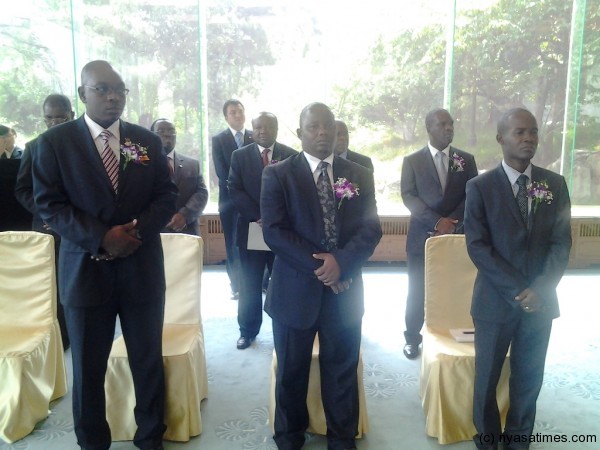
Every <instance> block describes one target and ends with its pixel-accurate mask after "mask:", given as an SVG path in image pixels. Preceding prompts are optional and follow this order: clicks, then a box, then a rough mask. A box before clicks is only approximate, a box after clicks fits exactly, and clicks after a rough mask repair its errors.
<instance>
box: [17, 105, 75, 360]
mask: <svg viewBox="0 0 600 450" xmlns="http://www.w3.org/2000/svg"><path fill="white" fill-rule="evenodd" d="M42 111H43V113H44V122H45V123H46V126H47V127H48V128H52V127H54V126H56V125H60V124H62V123H65V122H69V121H71V120H73V117H74V116H75V113H74V112H73V109H72V108H71V101H70V100H69V97H67V96H66V95H62V94H50V95H49V96H48V97H46V99H45V100H44V103H43V105H42ZM36 148H37V138H35V139H33V140H31V141H29V142H27V143H26V144H25V151H24V152H23V157H22V159H21V165H20V167H19V173H18V175H17V182H16V184H15V197H16V198H17V200H18V201H19V203H20V204H21V205H22V206H23V207H24V208H25V209H26V210H27V211H29V212H30V213H31V214H32V215H33V221H32V223H31V229H32V230H33V231H38V232H40V233H47V234H51V235H52V236H53V237H54V249H55V256H56V258H55V262H56V264H57V273H58V258H59V248H60V236H59V235H58V234H57V233H55V232H54V231H52V230H51V229H50V228H49V227H48V225H47V224H46V223H45V222H44V221H43V220H42V218H41V217H40V215H39V214H38V211H37V208H36V207H35V203H34V202H33V177H32V174H31V164H32V159H33V157H32V155H33V154H34V152H35V151H36ZM58 300H59V302H58V305H57V317H58V324H59V326H60V334H61V337H62V343H63V348H64V349H65V350H66V349H67V348H69V345H70V343H69V333H68V332H67V325H66V323H65V315H64V312H63V307H62V304H61V303H60V297H59V299H58Z"/></svg>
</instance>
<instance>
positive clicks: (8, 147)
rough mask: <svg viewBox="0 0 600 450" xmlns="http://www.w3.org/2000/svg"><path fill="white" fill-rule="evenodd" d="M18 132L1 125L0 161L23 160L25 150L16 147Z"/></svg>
mask: <svg viewBox="0 0 600 450" xmlns="http://www.w3.org/2000/svg"><path fill="white" fill-rule="evenodd" d="M15 139H17V132H16V131H15V130H14V129H13V128H9V127H7V126H5V125H0V144H1V145H0V159H21V156H23V149H22V148H21V147H18V146H16V145H15Z"/></svg>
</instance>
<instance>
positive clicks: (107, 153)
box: [100, 130, 119, 193]
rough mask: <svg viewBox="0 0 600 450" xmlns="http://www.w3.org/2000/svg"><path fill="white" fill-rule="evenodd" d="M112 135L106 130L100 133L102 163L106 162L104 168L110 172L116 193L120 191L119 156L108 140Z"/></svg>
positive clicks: (109, 175) (109, 176)
mask: <svg viewBox="0 0 600 450" xmlns="http://www.w3.org/2000/svg"><path fill="white" fill-rule="evenodd" d="M110 136H111V133H110V131H108V130H104V131H103V132H102V133H100V137H101V138H102V144H103V149H102V163H103V164H104V168H105V169H106V173H107V174H108V178H110V182H111V184H112V187H113V189H114V191H115V193H117V192H118V189H119V161H118V160H117V157H116V156H115V154H114V153H113V151H112V149H111V148H110V144H109V142H108V138H109V137H110Z"/></svg>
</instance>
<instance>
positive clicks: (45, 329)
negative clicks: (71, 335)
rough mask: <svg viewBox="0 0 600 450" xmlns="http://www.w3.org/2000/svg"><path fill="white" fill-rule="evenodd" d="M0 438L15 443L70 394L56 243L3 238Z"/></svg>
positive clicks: (21, 235)
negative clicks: (58, 306)
mask: <svg viewBox="0 0 600 450" xmlns="http://www.w3.org/2000/svg"><path fill="white" fill-rule="evenodd" d="M0 258H1V261H2V262H1V264H0V438H1V439H2V440H4V441H6V442H8V443H11V442H14V441H17V440H19V439H21V438H23V437H25V436H26V435H28V434H29V433H31V431H32V430H33V428H34V427H35V425H36V423H38V422H39V421H41V420H43V419H45V418H46V417H47V416H48V414H49V406H50V402H51V401H52V400H55V399H57V398H59V397H62V396H63V395H65V393H66V392H67V373H66V370H65V361H64V355H63V346H62V339H61V335H60V328H59V325H58V321H57V319H56V276H55V264H54V239H53V238H52V236H50V235H47V234H42V233H36V232H33V231H25V232H20V231H18V232H17V231H6V232H2V233H0Z"/></svg>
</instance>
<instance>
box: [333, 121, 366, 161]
mask: <svg viewBox="0 0 600 450" xmlns="http://www.w3.org/2000/svg"><path fill="white" fill-rule="evenodd" d="M335 129H336V134H337V140H336V143H335V154H336V156H339V157H340V158H344V159H347V160H348V161H352V162H355V163H356V164H360V165H361V166H363V167H366V168H367V169H369V170H371V172H373V171H374V168H373V161H371V158H369V157H368V156H365V155H361V154H360V153H356V152H353V151H352V150H350V149H349V148H348V145H349V143H350V134H349V133H348V127H347V126H346V124H345V123H344V122H342V121H341V120H336V121H335Z"/></svg>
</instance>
